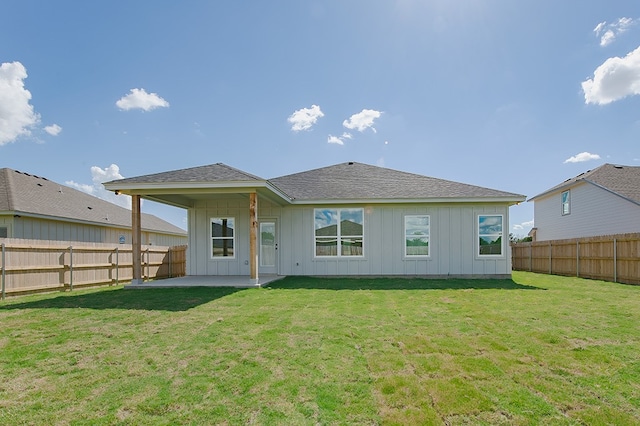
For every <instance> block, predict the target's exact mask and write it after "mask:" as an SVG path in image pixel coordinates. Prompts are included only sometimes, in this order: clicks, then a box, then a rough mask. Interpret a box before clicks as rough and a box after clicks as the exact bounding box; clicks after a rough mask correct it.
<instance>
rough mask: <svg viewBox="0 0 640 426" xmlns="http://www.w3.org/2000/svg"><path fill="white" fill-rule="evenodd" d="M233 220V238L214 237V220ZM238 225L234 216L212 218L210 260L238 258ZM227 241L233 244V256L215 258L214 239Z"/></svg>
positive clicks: (210, 225)
mask: <svg viewBox="0 0 640 426" xmlns="http://www.w3.org/2000/svg"><path fill="white" fill-rule="evenodd" d="M225 219H226V220H229V219H231V220H233V228H232V229H233V236H231V237H214V236H213V221H214V220H225ZM236 225H237V221H236V218H235V217H234V216H217V217H212V218H210V219H209V249H210V250H209V260H235V258H236V252H237V250H238V246H237V244H236V242H237V241H236V234H237V233H236ZM214 238H216V239H219V240H222V239H227V240H231V241H232V242H233V256H214V255H213V239H214Z"/></svg>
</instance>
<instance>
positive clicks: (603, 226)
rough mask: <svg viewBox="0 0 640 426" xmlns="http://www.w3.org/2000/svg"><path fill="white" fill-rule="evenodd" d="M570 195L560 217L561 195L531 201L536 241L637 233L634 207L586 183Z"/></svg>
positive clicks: (639, 210)
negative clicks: (565, 209)
mask: <svg viewBox="0 0 640 426" xmlns="http://www.w3.org/2000/svg"><path fill="white" fill-rule="evenodd" d="M570 191H571V192H570V194H571V202H570V213H569V214H568V215H564V216H563V215H562V210H561V207H562V206H561V194H562V192H563V191H558V192H556V193H553V194H549V195H547V196H544V197H541V198H539V199H536V200H534V206H533V207H534V209H533V214H534V218H535V227H536V228H537V231H536V240H537V241H546V240H562V239H567V238H580V237H594V236H600V235H613V234H626V233H635V232H640V206H638V205H637V204H634V203H632V202H630V201H628V200H625V199H624V198H622V197H620V196H618V195H615V194H613V193H611V192H609V191H607V190H605V189H602V188H600V187H598V186H595V185H593V184H590V183H587V182H582V183H579V184H577V185H575V186H573V187H571V188H570Z"/></svg>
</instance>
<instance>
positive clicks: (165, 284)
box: [124, 275, 285, 289]
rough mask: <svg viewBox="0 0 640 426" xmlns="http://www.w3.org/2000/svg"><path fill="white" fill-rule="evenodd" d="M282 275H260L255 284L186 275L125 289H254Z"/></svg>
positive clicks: (242, 279)
mask: <svg viewBox="0 0 640 426" xmlns="http://www.w3.org/2000/svg"><path fill="white" fill-rule="evenodd" d="M284 277H285V276H284V275H261V276H260V277H259V278H258V282H257V283H255V282H254V281H253V280H251V279H250V278H249V277H247V276H242V275H188V276H185V277H177V278H167V279H163V280H154V281H145V282H135V281H132V282H131V284H125V286H124V288H125V289H145V288H180V287H234V288H256V287H264V286H267V285H269V284H270V283H272V282H274V281H278V280H281V279H282V278H284Z"/></svg>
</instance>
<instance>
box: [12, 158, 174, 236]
mask: <svg viewBox="0 0 640 426" xmlns="http://www.w3.org/2000/svg"><path fill="white" fill-rule="evenodd" d="M131 219H132V216H131V211H130V210H128V209H125V208H123V207H120V206H117V205H115V204H113V203H109V202H107V201H104V200H101V199H99V198H96V197H94V196H92V195H89V194H86V193H84V192H82V191H78V190H76V189H73V188H69V187H67V186H64V185H61V184H58V183H55V182H52V181H50V180H48V179H46V178H43V177H40V176H36V175H33V174H29V173H24V172H20V171H17V170H13V169H9V168H2V169H0V238H25V239H36V240H57V241H82V242H99V243H116V244H118V243H126V244H131V242H132V241H131ZM141 232H142V234H141V235H142V240H141V241H142V243H143V244H153V245H161V246H174V245H183V244H186V243H187V234H186V232H185V231H184V230H183V229H180V228H178V227H177V226H174V225H172V224H170V223H168V222H166V221H164V220H162V219H160V218H158V217H156V216H153V215H150V214H143V215H142V228H141Z"/></svg>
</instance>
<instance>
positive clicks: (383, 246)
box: [187, 197, 511, 276]
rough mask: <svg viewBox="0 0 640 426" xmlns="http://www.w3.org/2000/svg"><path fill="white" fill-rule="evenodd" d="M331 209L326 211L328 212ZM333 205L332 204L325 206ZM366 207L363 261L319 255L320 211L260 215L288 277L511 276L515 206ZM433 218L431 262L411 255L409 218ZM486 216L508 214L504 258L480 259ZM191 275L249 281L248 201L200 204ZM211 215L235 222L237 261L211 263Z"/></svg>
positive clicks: (270, 209)
mask: <svg viewBox="0 0 640 426" xmlns="http://www.w3.org/2000/svg"><path fill="white" fill-rule="evenodd" d="M323 207H325V206H323ZM326 207H332V206H326ZM333 207H341V208H342V207H362V208H364V212H365V217H364V256H363V257H361V258H359V257H335V258H316V257H314V211H313V210H314V207H313V206H287V207H279V206H276V205H273V204H271V203H269V202H266V201H264V200H262V199H260V200H259V201H258V217H259V218H260V217H270V218H277V220H278V226H279V232H278V235H279V241H278V261H279V262H278V273H279V274H281V275H318V276H323V275H336V276H340V275H384V276H390V275H433V276H508V275H510V274H511V257H510V252H509V245H508V244H507V240H508V223H509V215H508V213H509V212H508V207H507V206H505V205H500V204H450V205H441V204H431V205H426V204H424V205H414V204H407V205H354V206H342V205H341V206H333ZM409 214H411V215H415V214H428V215H430V217H431V228H430V234H431V241H430V251H431V253H430V254H431V256H430V257H429V258H426V259H425V258H419V259H418V258H414V259H411V258H405V257H404V243H405V242H404V239H405V237H404V216H405V215H409ZM479 214H501V215H503V234H504V235H503V251H504V253H503V256H501V257H499V258H479V257H478V256H477V250H478V246H477V245H478V235H477V232H478V231H477V222H478V215H479ZM188 216H189V230H190V231H189V232H190V234H189V238H190V242H191V243H190V244H189V249H188V259H189V261H188V271H187V274H189V275H249V266H248V261H249V201H248V197H247V198H242V197H237V198H229V199H225V200H210V201H201V202H199V203H198V204H197V205H196V206H195V208H192V209H190V211H189V215H188ZM212 217H235V218H236V228H237V229H236V258H235V259H220V260H218V259H215V260H214V259H211V258H210V253H209V244H210V241H209V240H210V236H209V232H210V231H209V226H210V219H211V218H212Z"/></svg>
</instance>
